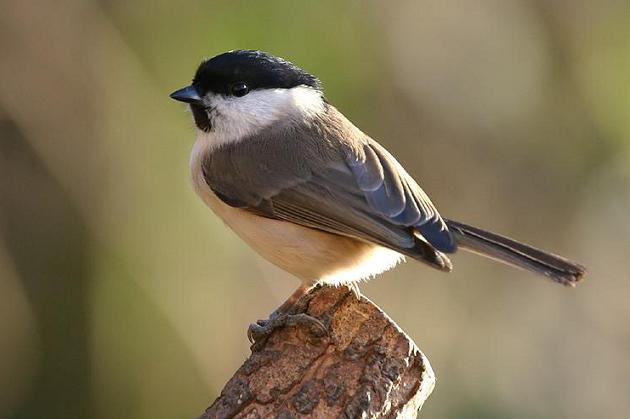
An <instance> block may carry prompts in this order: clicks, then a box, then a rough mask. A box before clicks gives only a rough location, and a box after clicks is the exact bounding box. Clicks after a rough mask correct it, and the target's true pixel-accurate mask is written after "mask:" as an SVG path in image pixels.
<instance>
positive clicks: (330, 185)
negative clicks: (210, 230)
mask: <svg viewBox="0 0 630 419" xmlns="http://www.w3.org/2000/svg"><path fill="white" fill-rule="evenodd" d="M170 97H171V98H172V99H174V100H177V101H180V102H184V103H186V104H187V105H188V106H189V108H190V111H191V113H192V117H193V120H194V124H195V127H196V141H195V143H194V146H193V149H192V153H191V158H190V165H189V166H190V177H191V180H192V184H193V187H194V189H195V191H196V193H197V194H198V195H199V196H200V197H201V199H202V200H203V201H204V202H205V204H207V206H208V207H210V209H211V210H212V211H213V212H214V213H215V214H216V215H217V216H218V217H219V218H221V219H222V220H223V222H224V223H225V224H227V226H229V227H230V228H231V229H232V230H233V231H234V232H235V233H236V234H237V235H238V236H239V237H240V238H241V239H242V240H243V241H245V242H246V243H247V244H248V245H249V246H251V247H252V248H253V249H254V250H255V251H256V252H257V253H259V254H260V255H261V256H262V257H263V258H264V259H266V260H268V261H269V262H271V263H273V264H274V265H276V266H278V267H280V268H281V269H283V270H285V271H287V272H289V273H290V274H292V275H294V276H295V277H297V278H298V279H299V280H300V286H299V287H298V289H297V290H296V291H295V292H294V293H293V294H292V295H291V296H290V297H289V298H288V299H287V300H286V301H285V302H284V303H283V304H282V305H281V306H280V307H279V308H278V309H277V310H275V311H274V312H273V313H272V314H271V315H270V316H269V318H268V319H265V320H259V321H257V322H256V323H253V324H252V325H250V327H249V330H248V334H249V337H250V340H252V341H256V340H258V339H262V338H263V337H265V336H268V335H269V333H271V331H273V330H274V329H275V328H277V327H279V326H282V325H285V324H287V323H289V322H297V323H302V322H304V323H308V322H311V321H312V322H317V320H316V319H313V318H308V316H306V315H304V314H292V307H294V306H295V304H296V303H297V302H298V301H299V300H300V299H301V298H302V297H303V296H304V295H306V294H307V293H308V291H309V290H310V289H311V288H312V287H314V286H316V285H331V286H341V285H346V286H350V287H353V288H355V289H356V287H357V284H358V283H359V282H361V281H363V280H367V279H370V278H372V277H374V276H376V275H378V274H380V273H382V272H384V271H387V270H389V269H391V268H393V267H394V266H396V265H397V264H398V263H400V262H401V261H402V260H404V258H405V257H408V258H411V259H414V260H417V261H420V262H423V263H424V264H426V265H428V266H430V267H432V268H435V269H438V270H440V271H445V272H449V271H451V270H452V263H451V261H450V258H449V255H451V254H453V253H455V252H456V251H457V250H458V249H462V250H465V251H470V252H473V253H476V254H478V255H481V256H485V257H488V258H491V259H494V260H497V261H500V262H503V263H506V264H508V265H511V266H514V267H517V268H521V269H525V270H528V271H531V272H533V273H535V274H539V275H542V276H545V277H548V278H550V279H551V280H553V281H555V282H557V283H560V284H563V285H567V286H575V285H576V284H577V283H578V282H579V281H580V280H581V279H582V278H583V276H584V274H585V268H584V267H583V266H582V265H580V264H578V263H575V262H572V261H570V260H568V259H565V258H563V257H560V256H557V255H554V254H551V253H548V252H545V251H542V250H539V249H537V248H534V247H532V246H530V245H527V244H524V243H521V242H518V241H516V240H513V239H510V238H508V237H505V236H502V235H499V234H496V233H492V232H489V231H486V230H484V229H481V228H478V227H474V226H471V225H468V224H465V223H462V222H458V221H454V220H450V219H448V218H444V217H442V216H441V215H440V213H439V212H438V210H437V208H436V206H435V205H434V204H433V202H432V201H431V199H430V198H429V196H428V195H427V194H426V193H425V192H424V191H423V189H422V188H421V187H420V186H419V184H418V183H417V182H416V181H415V180H414V179H413V177H412V176H411V175H409V173H408V172H407V171H406V170H405V168H404V167H403V166H402V165H401V164H400V163H399V162H398V161H397V160H396V158H395V157H394V156H393V155H392V154H391V153H390V152H389V151H387V150H386V149H385V147H383V146H382V145H381V144H379V143H378V142H377V141H376V140H374V139H373V138H371V137H370V136H368V135H367V134H365V133H364V132H363V131H361V130H360V129H359V128H357V127H356V126H355V125H354V124H353V123H352V122H350V121H349V120H348V119H347V118H346V117H345V116H344V115H343V114H342V113H341V112H340V111H339V110H338V109H337V108H336V107H335V106H333V105H332V104H331V103H330V102H329V101H328V100H327V99H326V98H325V96H324V91H323V87H322V84H321V82H320V80H319V79H318V78H317V77H315V76H314V75H312V74H310V73H308V72H307V71H305V70H303V69H302V68H300V67H298V66H297V65H295V64H293V63H292V62H290V61H288V60H285V59H283V58H280V57H276V56H274V55H272V54H269V53H266V52H263V51H258V50H232V51H228V52H225V53H222V54H219V55H217V56H214V57H212V58H209V59H205V60H203V61H202V62H201V64H200V65H199V66H198V68H197V71H196V73H195V75H194V78H193V81H192V84H190V85H188V86H186V87H184V88H181V89H179V90H176V91H175V92H173V93H171V95H170ZM320 326H321V325H320Z"/></svg>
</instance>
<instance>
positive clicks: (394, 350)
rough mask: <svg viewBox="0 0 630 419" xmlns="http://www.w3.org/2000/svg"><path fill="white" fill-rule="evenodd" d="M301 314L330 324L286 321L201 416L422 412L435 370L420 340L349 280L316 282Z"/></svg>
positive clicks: (401, 415)
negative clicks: (315, 327) (323, 329)
mask: <svg viewBox="0 0 630 419" xmlns="http://www.w3.org/2000/svg"><path fill="white" fill-rule="evenodd" d="M303 300H304V301H301V302H300V304H298V306H299V307H300V308H299V309H298V311H297V313H300V312H302V313H306V314H308V315H310V316H313V317H316V318H318V319H319V320H320V321H322V322H323V323H324V324H325V325H326V326H327V327H328V330H329V334H328V335H327V336H324V337H315V336H314V335H313V334H312V333H310V331H309V330H308V327H306V326H302V325H295V326H286V327H282V328H279V329H276V330H274V331H273V333H272V334H271V335H270V336H269V338H268V339H267V340H266V341H264V342H261V343H259V344H258V345H256V347H255V349H254V350H253V351H252V354H251V356H250V357H249V358H248V359H247V360H246V361H245V363H244V364H243V365H242V366H241V367H240V368H239V369H238V371H236V373H235V374H234V376H233V377H232V378H231V379H230V380H229V381H228V383H227V384H226V385H225V387H224V388H223V390H222V391H221V395H220V396H219V398H217V399H216V400H215V402H214V403H213V404H212V405H211V406H210V407H209V408H208V409H207V410H206V412H205V413H204V414H203V415H202V416H201V417H200V418H199V419H210V418H213V419H214V418H221V419H223V418H279V419H280V418H282V419H289V418H298V417H312V418H339V417H341V418H415V417H416V415H417V413H418V411H419V410H420V408H421V407H422V404H423V403H424V401H425V400H426V399H427V397H428V396H429V394H430V393H431V391H432V390H433V386H434V385H435V376H434V374H433V370H432V369H431V366H430V365H429V361H428V360H427V358H426V357H425V356H424V355H423V354H422V352H420V350H419V349H418V347H417V346H416V345H415V344H414V342H413V341H412V340H411V339H410V338H409V337H408V336H407V335H406V334H405V333H404V332H403V331H402V330H401V329H400V328H399V327H398V326H397V325H396V324H395V323H394V322H393V321H392V320H391V319H390V318H389V317H388V316H387V315H386V314H385V313H384V312H383V311H381V310H380V309H379V308H378V307H377V306H376V305H375V304H374V303H372V302H371V301H370V300H368V299H367V298H365V297H363V296H357V294H355V293H354V292H353V291H352V290H351V289H349V288H346V287H338V288H335V287H326V286H324V287H316V288H314V289H313V290H311V291H310V292H309V293H308V294H307V295H306V296H305V297H303Z"/></svg>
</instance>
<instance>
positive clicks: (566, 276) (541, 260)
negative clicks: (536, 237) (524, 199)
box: [444, 220, 586, 287]
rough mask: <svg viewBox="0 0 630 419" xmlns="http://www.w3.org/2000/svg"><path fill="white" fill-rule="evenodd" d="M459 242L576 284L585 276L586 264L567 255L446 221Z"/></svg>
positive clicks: (470, 248) (465, 248)
mask: <svg viewBox="0 0 630 419" xmlns="http://www.w3.org/2000/svg"><path fill="white" fill-rule="evenodd" d="M444 221H445V222H446V225H447V226H448V228H449V230H450V231H451V233H452V234H453V237H454V238H455V241H456V242H457V245H458V246H459V247H460V248H462V249H464V250H467V251H470V252H473V253H477V254H479V255H482V256H485V257H488V258H491V259H495V260H498V261H500V262H503V263H506V264H508V265H511V266H515V267H518V268H522V269H525V270H528V271H531V272H534V273H537V274H540V275H544V276H547V277H549V278H551V279H552V280H554V281H556V282H559V283H561V284H563V285H568V286H571V287H574V286H575V285H576V284H577V283H578V282H579V281H580V280H581V279H582V277H583V276H584V274H585V273H586V270H585V269H584V267H583V266H581V265H579V264H577V263H575V262H571V261H570V260H567V259H564V258H563V257H560V256H556V255H553V254H551V253H547V252H543V251H542V250H539V249H536V248H534V247H531V246H528V245H526V244H523V243H519V242H517V241H515V240H512V239H510V238H507V237H504V236H500V235H498V234H495V233H491V232H489V231H484V230H481V229H479V228H476V227H472V226H469V225H466V224H463V223H459V222H457V221H453V220H444Z"/></svg>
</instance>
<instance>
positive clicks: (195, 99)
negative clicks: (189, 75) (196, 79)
mask: <svg viewBox="0 0 630 419" xmlns="http://www.w3.org/2000/svg"><path fill="white" fill-rule="evenodd" d="M170 97H171V99H175V100H179V101H180V102H185V103H190V104H193V105H199V104H201V98H200V97H199V93H197V89H195V87H194V86H186V87H184V88H183V89H179V90H176V91H174V92H173V93H171V94H170Z"/></svg>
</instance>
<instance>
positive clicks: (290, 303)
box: [247, 284, 328, 350]
mask: <svg viewBox="0 0 630 419" xmlns="http://www.w3.org/2000/svg"><path fill="white" fill-rule="evenodd" d="M311 288H312V285H304V284H303V285H302V286H300V287H299V288H298V289H297V290H295V292H294V293H293V294H291V296H290V297H289V298H288V299H287V300H286V301H285V302H284V303H282V305H281V306H280V307H278V308H277V309H276V310H274V312H273V313H271V315H270V316H269V318H268V319H266V320H258V321H257V322H256V323H252V324H250V325H249V328H248V329H247V337H248V338H249V341H250V342H252V343H253V345H252V350H256V349H257V348H259V347H260V346H261V344H262V343H264V341H265V340H266V339H267V338H268V337H269V335H270V334H271V332H273V331H274V330H275V329H276V328H278V327H283V326H293V325H305V326H308V327H309V329H310V331H311V332H312V333H313V334H314V335H315V336H317V337H321V336H325V335H326V334H327V333H328V329H327V328H326V326H325V325H324V324H323V323H322V322H321V321H320V320H318V319H316V318H315V317H313V316H309V315H308V314H306V313H299V312H298V311H299V309H300V308H301V306H302V303H308V302H307V301H304V298H303V297H304V296H305V295H306V294H308V292H309V290H310V289H311Z"/></svg>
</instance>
